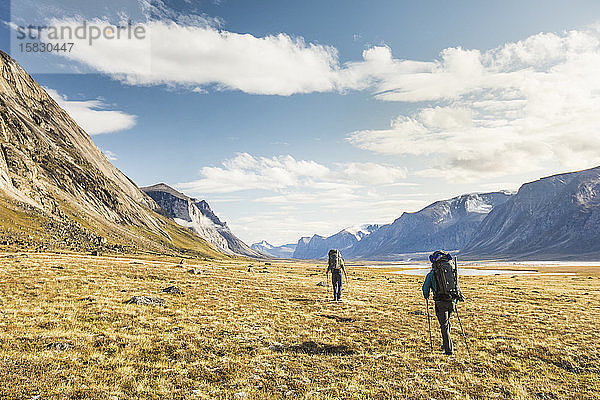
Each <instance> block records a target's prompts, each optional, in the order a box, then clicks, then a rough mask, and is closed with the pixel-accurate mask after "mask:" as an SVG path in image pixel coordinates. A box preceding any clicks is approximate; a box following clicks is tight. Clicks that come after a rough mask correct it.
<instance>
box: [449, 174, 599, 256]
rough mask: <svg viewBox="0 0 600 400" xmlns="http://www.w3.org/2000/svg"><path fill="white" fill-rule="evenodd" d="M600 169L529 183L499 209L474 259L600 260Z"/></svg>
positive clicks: (478, 238)
mask: <svg viewBox="0 0 600 400" xmlns="http://www.w3.org/2000/svg"><path fill="white" fill-rule="evenodd" d="M599 227H600V167H596V168H592V169H589V170H585V171H579V172H571V173H566V174H560V175H554V176H550V177H547V178H542V179H540V180H537V181H535V182H530V183H526V184H524V185H523V186H521V188H520V189H519V191H518V192H517V194H516V195H515V196H514V197H513V198H511V199H510V200H509V201H507V202H506V203H504V204H502V205H500V206H498V207H496V208H494V210H492V212H490V214H489V215H488V216H487V217H486V218H485V220H484V221H483V222H482V224H481V225H480V226H479V228H478V229H477V231H476V232H475V233H474V235H473V238H472V240H471V241H470V242H469V243H468V245H467V246H466V247H465V249H464V250H463V251H462V252H461V254H463V256H464V257H469V258H486V257H493V258H511V259H555V260H557V259H571V258H572V259H586V258H587V259H600V228H599Z"/></svg>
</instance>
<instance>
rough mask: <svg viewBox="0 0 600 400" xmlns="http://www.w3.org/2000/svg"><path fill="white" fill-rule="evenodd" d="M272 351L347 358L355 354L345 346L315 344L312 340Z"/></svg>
mask: <svg viewBox="0 0 600 400" xmlns="http://www.w3.org/2000/svg"><path fill="white" fill-rule="evenodd" d="M273 351H275V352H278V353H302V354H315V355H336V356H347V355H352V354H354V353H355V352H354V350H352V349H349V348H348V346H346V345H339V346H335V345H331V344H324V343H317V342H314V341H312V340H309V341H307V342H303V343H301V344H295V345H291V346H281V347H278V348H275V349H273Z"/></svg>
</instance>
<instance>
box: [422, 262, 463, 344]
mask: <svg viewBox="0 0 600 400" xmlns="http://www.w3.org/2000/svg"><path fill="white" fill-rule="evenodd" d="M451 258H452V256H450V254H448V253H445V252H442V251H436V252H435V253H433V254H432V255H431V256H429V260H430V261H431V271H429V273H428V274H427V276H425V282H423V288H422V289H423V297H425V298H426V299H428V298H429V292H430V291H432V292H433V300H434V301H435V315H436V316H437V319H438V321H439V323H440V329H441V331H442V341H443V346H442V347H443V349H444V353H445V354H447V355H452V353H453V351H454V349H453V346H452V339H451V338H450V316H451V315H452V312H453V311H454V301H455V300H453V299H452V297H451V296H450V295H449V294H448V293H442V290H437V289H438V286H439V285H438V284H437V282H436V274H435V271H434V266H435V264H436V263H443V262H449V261H450V259H451ZM457 290H458V288H457ZM459 293H460V292H459ZM461 297H462V295H461Z"/></svg>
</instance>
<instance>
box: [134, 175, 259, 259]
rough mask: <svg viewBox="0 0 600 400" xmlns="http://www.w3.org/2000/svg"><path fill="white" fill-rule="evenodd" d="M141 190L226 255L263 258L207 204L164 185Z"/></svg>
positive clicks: (178, 221)
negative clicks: (238, 236) (234, 232)
mask: <svg viewBox="0 0 600 400" xmlns="http://www.w3.org/2000/svg"><path fill="white" fill-rule="evenodd" d="M141 189H142V191H144V192H145V193H146V194H147V195H148V196H150V197H151V198H152V199H153V200H154V201H155V202H156V203H157V204H158V205H159V206H160V208H161V210H162V211H163V215H164V216H166V217H168V218H171V219H173V220H174V221H175V222H177V223H178V224H179V225H181V226H185V227H186V228H188V229H190V230H191V231H193V232H196V233H197V234H198V235H199V236H200V237H202V238H203V239H205V240H206V241H207V242H209V243H211V244H212V245H213V246H214V247H215V248H217V249H218V250H219V251H222V252H224V253H226V254H237V255H243V256H249V257H259V258H260V257H263V255H262V254H260V253H259V252H257V251H256V250H254V249H251V248H250V247H248V245H247V244H246V243H244V242H242V241H241V240H240V239H238V238H237V237H236V236H235V235H234V234H233V232H231V230H230V229H229V227H228V226H227V224H226V223H225V222H222V221H221V220H220V219H219V217H217V216H216V215H215V213H214V212H213V211H212V210H211V209H210V206H209V205H208V203H207V202H206V201H204V200H200V201H198V200H197V199H194V198H192V197H188V196H186V195H184V194H183V193H180V192H178V191H177V190H175V189H173V188H172V187H170V186H168V185H165V184H164V183H159V184H156V185H154V186H148V187H143V188H141Z"/></svg>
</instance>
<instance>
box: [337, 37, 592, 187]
mask: <svg viewBox="0 0 600 400" xmlns="http://www.w3.org/2000/svg"><path fill="white" fill-rule="evenodd" d="M388 62H391V63H396V60H391V59H390V60H388ZM400 63H402V62H400ZM395 70H396V71H399V68H398V67H395ZM599 70H600V32H599V31H598V30H597V29H595V28H589V29H585V30H580V31H572V32H566V33H563V34H561V35H556V34H538V35H534V36H532V37H530V38H527V39H526V40H523V41H520V42H516V43H507V44H506V45H504V46H501V47H498V48H496V49H493V50H490V51H486V52H480V51H477V50H471V51H466V50H462V49H460V48H458V49H446V50H444V51H443V52H442V54H441V59H440V60H439V61H434V62H431V63H426V64H422V65H421V67H420V68H418V69H417V70H415V71H412V72H411V71H408V72H401V73H396V74H394V75H393V76H391V75H389V76H383V75H380V76H379V77H380V80H379V81H377V82H376V83H375V85H376V86H377V88H378V90H379V92H378V94H377V96H378V97H379V98H380V99H382V100H387V101H403V102H422V101H427V103H426V104H425V105H421V108H420V110H419V111H417V112H414V113H413V114H410V115H400V116H398V117H397V118H395V119H394V120H393V121H392V122H391V124H390V128H389V129H381V130H364V131H357V132H354V133H352V134H351V135H350V136H349V138H348V141H349V142H350V143H352V144H354V145H355V146H357V147H359V148H362V149H365V150H370V151H374V152H377V153H385V154H397V155H417V156H430V157H427V158H424V159H423V160H424V161H426V162H427V163H428V165H427V167H426V168H424V169H423V170H421V171H419V172H418V173H419V174H421V175H428V176H438V177H450V178H454V179H456V180H465V179H467V180H480V179H483V178H487V177H493V176H506V175H507V174H511V173H525V172H530V171H538V170H539V171H543V170H547V169H548V167H549V166H551V165H554V166H556V165H559V166H561V167H563V168H565V169H579V168H587V167H591V166H595V165H598V164H599V163H600V135H599V134H598V132H600V75H599V74H598V71H599Z"/></svg>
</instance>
